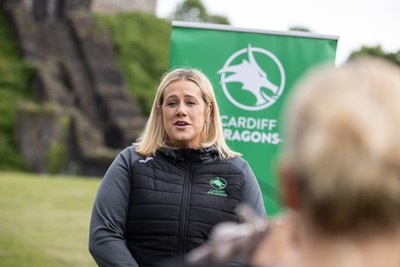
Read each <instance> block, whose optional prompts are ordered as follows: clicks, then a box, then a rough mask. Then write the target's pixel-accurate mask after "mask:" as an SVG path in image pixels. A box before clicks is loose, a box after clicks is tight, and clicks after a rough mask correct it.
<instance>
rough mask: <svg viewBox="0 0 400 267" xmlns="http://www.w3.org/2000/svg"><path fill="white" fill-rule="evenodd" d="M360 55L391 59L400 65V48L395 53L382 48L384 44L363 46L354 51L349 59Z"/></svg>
mask: <svg viewBox="0 0 400 267" xmlns="http://www.w3.org/2000/svg"><path fill="white" fill-rule="evenodd" d="M360 56H375V57H380V58H384V59H386V60H389V61H391V62H393V63H395V64H396V65H398V66H399V67H400V50H398V51H397V52H393V53H387V52H385V51H384V50H383V49H382V46H380V45H376V46H362V47H361V48H360V49H359V50H356V51H353V52H352V53H351V55H350V57H349V60H351V59H353V58H356V57H360Z"/></svg>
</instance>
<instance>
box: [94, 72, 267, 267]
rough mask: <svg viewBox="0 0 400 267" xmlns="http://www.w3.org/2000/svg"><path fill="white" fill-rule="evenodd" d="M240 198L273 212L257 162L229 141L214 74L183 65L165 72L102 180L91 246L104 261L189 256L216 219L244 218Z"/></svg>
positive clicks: (134, 262)
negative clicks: (145, 114) (139, 124)
mask: <svg viewBox="0 0 400 267" xmlns="http://www.w3.org/2000/svg"><path fill="white" fill-rule="evenodd" d="M240 203H246V204H247V205H250V206H251V207H252V209H254V210H255V211H256V213H257V214H258V215H259V216H261V217H265V209H264V204H263V200H262V196H261V191H260V188H259V185H258V183H257V180H256V178H255V176H254V174H253V172H252V170H251V168H250V166H249V165H248V163H247V162H246V161H245V160H243V159H242V158H241V157H240V154H239V153H237V152H234V151H232V150H231V149H230V148H229V147H228V146H227V144H226V143H225V140H224V138H223V132H222V124H221V120H220V115H219V111H218V105H217V102H216V98H215V95H214V92H213V88H212V85H211V83H210V81H209V80H208V78H207V77H206V76H205V75H204V74H203V73H202V72H201V71H199V70H196V69H175V70H172V71H171V72H169V73H167V74H166V75H165V76H164V77H163V79H162V81H161V83H160V85H159V87H158V90H157V93H156V96H155V99H154V103H153V107H152V110H151V113H150V117H149V120H148V122H147V125H146V127H145V129H144V131H143V133H142V135H141V137H139V139H138V140H137V142H136V143H134V144H133V146H130V147H127V148H126V149H125V150H123V151H122V152H121V153H120V154H119V155H118V156H117V158H116V159H115V160H114V162H113V163H112V164H111V166H110V167H109V169H108V171H107V172H106V174H105V176H104V178H103V180H102V182H101V185H100V188H99V189H98V192H97V195H96V199H95V202H94V206H93V211H92V218H91V223H90V236H89V250H90V252H91V254H92V256H93V258H94V259H95V261H96V262H97V264H98V265H99V266H113V267H118V266H141V267H150V266H155V265H157V264H160V263H161V262H163V261H166V260H168V261H170V262H175V261H179V260H181V261H182V260H183V258H184V256H185V255H186V253H187V252H189V251H190V250H192V249H194V248H196V247H198V246H200V245H201V244H203V243H204V242H205V241H206V240H207V238H208V235H209V233H210V231H211V229H212V228H213V226H214V225H216V224H217V223H220V222H224V221H233V222H237V221H238V218H237V215H236V214H235V212H234V209H235V208H236V207H237V206H238V205H239V204H240Z"/></svg>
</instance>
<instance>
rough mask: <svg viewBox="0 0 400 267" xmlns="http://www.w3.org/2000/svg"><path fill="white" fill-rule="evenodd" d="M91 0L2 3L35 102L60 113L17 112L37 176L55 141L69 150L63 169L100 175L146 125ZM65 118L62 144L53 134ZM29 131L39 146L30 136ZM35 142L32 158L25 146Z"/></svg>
mask: <svg viewBox="0 0 400 267" xmlns="http://www.w3.org/2000/svg"><path fill="white" fill-rule="evenodd" d="M90 2H91V1H89V0H58V1H51V0H30V1H28V0H25V1H18V0H15V1H9V0H8V1H6V2H4V3H5V4H6V5H5V6H6V8H7V11H8V12H7V13H8V15H9V17H10V19H11V21H12V24H13V28H14V30H15V34H16V36H17V39H18V43H19V47H20V50H21V54H22V55H23V57H24V58H25V59H26V60H28V61H30V62H31V63H32V65H33V66H34V67H35V69H36V76H35V79H34V80H33V82H32V90H33V92H34V94H35V95H36V98H37V100H38V103H37V104H38V105H39V106H40V105H43V106H44V105H49V103H50V105H53V106H59V107H60V108H59V110H61V111H62V112H61V113H62V115H60V114H59V113H57V114H53V115H51V116H49V113H46V112H38V113H32V112H31V111H29V110H28V111H27V110H24V109H21V111H20V112H19V114H20V120H21V121H19V127H18V133H17V137H18V140H19V143H20V146H21V149H22V151H23V155H24V157H25V158H26V160H27V162H29V163H31V166H32V168H33V169H34V170H36V171H39V172H46V171H49V167H48V166H49V164H48V162H47V163H46V162H45V160H46V156H45V155H46V154H48V153H50V152H51V150H52V148H51V144H53V148H54V142H55V141H54V140H56V143H57V144H60V145H61V146H62V145H64V146H65V147H66V153H67V160H66V166H64V167H63V168H62V170H63V171H64V172H73V171H77V172H78V173H80V174H90V175H94V174H97V175H101V174H102V173H104V167H105V166H108V165H109V164H110V163H111V160H112V159H113V157H114V156H115V151H116V150H120V149H122V148H124V147H126V146H128V145H130V144H131V143H132V142H133V141H134V140H135V139H136V138H137V136H138V135H139V133H140V132H141V130H142V128H143V126H144V124H145V121H146V118H145V117H144V116H142V112H141V110H140V108H139V105H138V104H137V103H136V99H135V98H134V97H133V96H132V95H130V94H129V93H128V90H127V89H126V85H125V82H124V80H123V77H122V75H121V72H120V70H119V68H118V66H117V63H116V57H115V54H114V50H113V46H112V42H111V40H110V38H109V36H108V34H107V32H106V30H105V29H104V28H103V27H102V26H101V25H100V24H99V23H97V21H96V20H95V18H94V16H93V15H92V13H91V12H90ZM49 3H51V6H49ZM35 110H39V111H43V110H46V109H44V108H43V107H39V108H35ZM32 114H35V116H34V117H32ZM60 116H61V117H65V116H66V117H68V118H69V120H70V121H71V124H69V130H68V131H67V132H68V134H67V136H65V137H63V138H61V139H60V137H59V136H58V133H57V131H56V130H51V129H53V128H54V129H57V126H56V125H57V123H56V121H57V120H58V119H59V118H60ZM30 121H32V122H35V123H34V124H33V125H32V123H29V122H30ZM30 131H32V132H34V135H35V136H36V137H37V138H36V141H34V140H31V139H29V138H30V137H29V135H30ZM40 136H42V137H43V140H42V139H40V138H41V137H40ZM44 140H45V141H44ZM31 142H33V143H35V149H34V151H36V152H35V153H41V156H40V157H39V156H36V158H35V156H34V154H35V153H32V150H31V149H30V148H29V147H26V146H27V144H29V143H31ZM88 144H90V145H88ZM53 150H54V149H53ZM49 151H50V152H49ZM68 166H74V167H68ZM96 170H97V171H96Z"/></svg>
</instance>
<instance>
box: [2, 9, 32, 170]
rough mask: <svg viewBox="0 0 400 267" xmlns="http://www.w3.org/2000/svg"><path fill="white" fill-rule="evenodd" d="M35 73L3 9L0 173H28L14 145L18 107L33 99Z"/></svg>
mask: <svg viewBox="0 0 400 267" xmlns="http://www.w3.org/2000/svg"><path fill="white" fill-rule="evenodd" d="M32 75H33V69H32V68H31V67H30V65H29V64H27V63H26V62H24V61H23V60H22V59H21V57H20V55H19V52H18V49H17V44H16V42H15V40H14V38H13V37H12V34H11V31H10V25H9V24H8V22H7V20H6V19H5V14H4V10H3V9H2V5H0V169H2V170H4V169H26V168H27V166H26V165H25V164H24V162H23V160H22V157H21V155H20V154H19V152H18V148H17V144H16V142H15V139H14V137H15V134H14V132H15V127H16V117H17V112H16V110H17V109H16V107H17V103H18V102H19V101H20V100H21V99H29V98H31V97H32V95H31V93H30V80H31V77H32Z"/></svg>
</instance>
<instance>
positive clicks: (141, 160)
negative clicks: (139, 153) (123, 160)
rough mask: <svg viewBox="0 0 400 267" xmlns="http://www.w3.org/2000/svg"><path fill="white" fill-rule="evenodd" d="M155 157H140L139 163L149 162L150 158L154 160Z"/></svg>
mask: <svg viewBox="0 0 400 267" xmlns="http://www.w3.org/2000/svg"><path fill="white" fill-rule="evenodd" d="M153 159H154V158H153V157H147V158H145V159H139V163H146V162H148V161H149V160H153Z"/></svg>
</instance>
